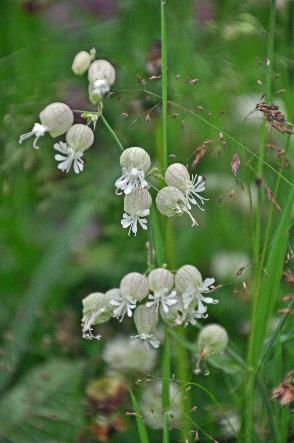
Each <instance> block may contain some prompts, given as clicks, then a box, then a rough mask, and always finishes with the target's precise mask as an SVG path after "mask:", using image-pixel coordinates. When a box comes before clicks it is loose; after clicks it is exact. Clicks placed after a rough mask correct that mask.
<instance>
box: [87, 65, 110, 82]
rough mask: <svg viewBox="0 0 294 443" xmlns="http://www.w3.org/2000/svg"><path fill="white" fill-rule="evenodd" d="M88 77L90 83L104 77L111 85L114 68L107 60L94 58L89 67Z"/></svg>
mask: <svg viewBox="0 0 294 443" xmlns="http://www.w3.org/2000/svg"><path fill="white" fill-rule="evenodd" d="M88 79H89V82H90V83H94V82H95V81H96V80H103V79H104V80H106V82H107V85H108V86H111V85H113V83H114V82H115V69H114V67H113V66H112V65H111V64H110V63H109V62H108V61H107V60H95V61H94V62H93V63H91V65H90V67H89V71H88Z"/></svg>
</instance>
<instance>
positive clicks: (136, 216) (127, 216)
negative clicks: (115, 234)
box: [121, 188, 152, 235]
mask: <svg viewBox="0 0 294 443" xmlns="http://www.w3.org/2000/svg"><path fill="white" fill-rule="evenodd" d="M151 204H152V199H151V195H150V194H149V192H148V191H147V189H145V188H135V189H133V191H132V192H131V193H130V194H127V195H125V198H124V211H125V212H124V214H123V218H122V220H121V225H122V227H123V228H129V235H130V234H131V232H133V234H134V235H136V234H137V231H138V224H139V225H140V226H141V228H142V229H144V230H146V229H147V218H145V217H147V216H148V215H149V214H150V207H151Z"/></svg>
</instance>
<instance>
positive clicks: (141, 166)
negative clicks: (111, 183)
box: [115, 147, 151, 194]
mask: <svg viewBox="0 0 294 443" xmlns="http://www.w3.org/2000/svg"><path fill="white" fill-rule="evenodd" d="M120 165H121V168H122V176H121V177H120V178H119V179H117V180H116V182H115V186H116V188H117V190H116V193H117V194H121V193H122V192H124V193H125V194H130V193H131V192H132V190H133V189H135V188H146V187H147V186H148V183H147V181H146V180H145V175H146V173H147V171H148V170H149V169H150V166H151V160H150V157H149V154H148V153H147V152H146V151H145V149H142V148H139V147H133V148H127V149H125V150H124V151H123V153H122V154H121V156H120Z"/></svg>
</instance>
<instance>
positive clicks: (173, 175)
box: [165, 163, 191, 193]
mask: <svg viewBox="0 0 294 443" xmlns="http://www.w3.org/2000/svg"><path fill="white" fill-rule="evenodd" d="M190 181H191V180H190V175H189V172H188V169H187V168H186V166H184V165H182V164H181V163H174V164H172V165H170V166H169V167H168V168H167V170H166V172H165V182H166V184H167V185H168V186H175V187H176V188H178V189H179V190H180V191H182V192H183V193H185V192H186V190H187V187H188V186H189V184H190Z"/></svg>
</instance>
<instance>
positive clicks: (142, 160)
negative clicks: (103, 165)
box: [120, 147, 151, 173]
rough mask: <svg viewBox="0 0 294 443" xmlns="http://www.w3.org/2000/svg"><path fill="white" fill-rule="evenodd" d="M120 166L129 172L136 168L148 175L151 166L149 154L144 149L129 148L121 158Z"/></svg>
mask: <svg viewBox="0 0 294 443" xmlns="http://www.w3.org/2000/svg"><path fill="white" fill-rule="evenodd" d="M120 164H121V167H122V168H126V169H128V170H130V169H132V168H135V169H140V170H142V171H144V173H146V172H147V171H148V169H150V166H151V160H150V156H149V154H148V153H147V152H146V151H145V149H143V148H138V147H134V148H127V149H125V150H124V151H123V153H122V154H121V156H120Z"/></svg>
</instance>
